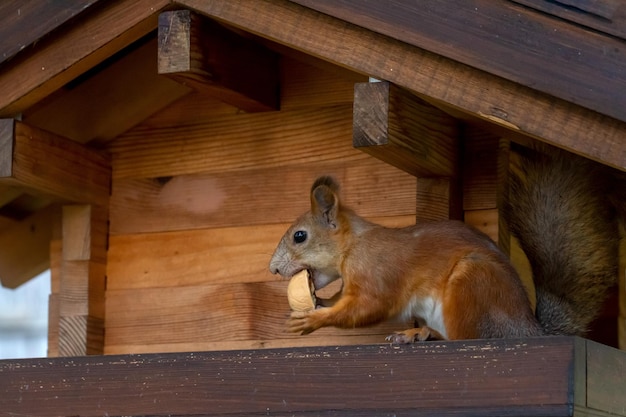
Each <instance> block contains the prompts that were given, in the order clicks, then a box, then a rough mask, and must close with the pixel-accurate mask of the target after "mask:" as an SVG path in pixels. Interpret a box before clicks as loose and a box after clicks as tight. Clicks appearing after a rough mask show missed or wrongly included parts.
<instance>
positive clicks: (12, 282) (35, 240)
mask: <svg viewBox="0 0 626 417" xmlns="http://www.w3.org/2000/svg"><path fill="white" fill-rule="evenodd" d="M60 218H61V209H60V207H59V206H55V205H53V206H50V207H48V208H45V209H43V210H40V211H38V212H37V213H35V214H33V215H31V216H29V217H27V218H26V219H24V220H22V221H20V222H15V223H14V224H13V225H12V226H10V227H7V228H5V229H4V230H3V231H2V233H1V234H0V248H2V250H0V282H1V283H2V286H3V287H7V288H17V287H18V286H20V285H21V284H23V283H25V282H26V281H28V280H30V279H31V278H33V277H34V276H36V275H37V274H40V273H41V272H43V271H45V270H46V269H48V268H49V267H50V240H51V239H52V237H53V235H54V230H53V229H54V224H55V221H57V220H59V219H60Z"/></svg>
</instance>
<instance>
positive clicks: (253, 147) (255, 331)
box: [105, 57, 417, 354]
mask: <svg viewBox="0 0 626 417" xmlns="http://www.w3.org/2000/svg"><path fill="white" fill-rule="evenodd" d="M281 77H282V79H281V110H280V111H269V112H262V113H244V112H241V111H239V110H237V109H235V108H234V107H230V106H228V105H226V104H221V103H220V102H218V101H216V100H215V99H211V98H209V97H207V96H205V95H202V93H192V94H190V95H188V96H186V97H185V98H183V99H181V100H179V101H177V102H176V103H174V104H173V105H171V106H170V107H169V108H167V109H165V110H163V111H161V112H160V113H157V114H156V115H154V116H153V117H151V118H149V119H148V120H146V121H145V122H144V123H142V124H141V125H139V126H137V127H135V128H134V129H132V130H131V131H129V132H127V133H126V134H124V135H123V136H121V137H119V138H118V139H117V140H115V141H114V142H112V143H111V145H110V151H111V152H112V166H113V184H112V195H111V209H110V234H111V235H110V240H109V252H108V267H107V289H106V330H105V353H109V354H113V353H133V352H165V351H188V350H210V349H244V348H257V347H270V346H272V347H275V346H296V345H323V344H331V343H332V344H352V343H369V342H381V341H383V340H384V336H385V335H387V334H389V333H390V332H391V331H393V330H399V329H401V328H403V327H404V326H405V325H406V324H404V323H402V324H398V323H386V324H382V325H379V326H377V327H374V328H369V329H355V330H349V331H346V330H341V331H339V330H336V329H322V330H320V331H318V332H315V333H314V334H312V335H309V336H306V337H302V336H297V335H291V334H287V333H286V332H285V326H284V324H285V321H286V319H287V316H288V314H289V307H288V305H287V300H286V282H285V281H281V280H280V279H279V278H278V277H276V276H273V275H271V274H270V272H269V270H268V264H269V259H270V257H271V254H272V252H273V250H274V248H275V246H276V244H277V243H278V241H279V239H280V237H281V236H282V234H283V233H284V231H285V230H286V228H287V226H288V225H289V223H291V222H292V221H293V220H295V218H296V217H297V216H298V215H299V214H301V213H302V212H304V211H305V210H307V209H308V204H309V195H308V193H309V188H310V186H311V183H312V182H313V180H314V179H315V178H316V177H317V176H318V175H321V174H332V175H334V176H335V177H337V179H338V180H339V181H340V182H341V184H342V188H343V197H344V199H345V202H346V203H347V204H349V205H351V206H352V207H353V208H355V209H356V210H357V212H359V213H360V214H362V215H363V216H366V217H368V218H371V219H374V220H376V221H379V222H381V223H384V224H387V225H396V226H400V225H407V224H412V223H414V221H415V212H416V181H417V180H416V179H415V177H413V176H411V175H409V174H407V173H405V172H403V171H400V170H398V169H396V168H394V167H392V166H390V165H388V164H385V163H384V162H381V161H378V160H376V159H374V158H373V157H371V156H368V155H367V154H365V153H363V152H361V151H359V150H355V149H354V148H353V147H352V101H353V94H354V93H353V88H354V84H355V83H357V82H363V81H366V78H365V77H364V76H361V75H358V74H355V73H352V72H349V71H346V70H343V69H340V68H338V67H331V66H329V65H328V64H323V63H322V62H321V61H320V62H318V61H316V60H314V59H312V58H310V57H309V58H306V63H305V62H303V61H301V60H298V59H294V58H288V57H283V58H282V59H281ZM335 289H336V288H335Z"/></svg>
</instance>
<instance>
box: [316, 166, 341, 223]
mask: <svg viewBox="0 0 626 417" xmlns="http://www.w3.org/2000/svg"><path fill="white" fill-rule="evenodd" d="M322 179H323V180H322ZM329 180H330V182H329ZM336 190H337V183H335V182H334V180H332V179H329V178H328V177H322V178H319V179H318V180H317V181H315V183H314V184H313V187H312V189H311V213H313V215H314V216H315V217H316V218H317V219H318V220H319V221H320V222H322V223H323V224H325V225H327V226H329V227H331V228H333V229H334V228H336V227H337V211H338V210H339V197H338V196H337V194H336V193H335V191H336Z"/></svg>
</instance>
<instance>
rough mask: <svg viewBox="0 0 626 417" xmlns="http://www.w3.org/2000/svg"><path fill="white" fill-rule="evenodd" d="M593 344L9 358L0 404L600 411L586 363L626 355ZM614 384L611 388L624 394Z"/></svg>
mask: <svg viewBox="0 0 626 417" xmlns="http://www.w3.org/2000/svg"><path fill="white" fill-rule="evenodd" d="M596 347H597V345H595V344H593V343H592V342H586V341H584V340H581V339H576V338H565V337H550V338H536V339H528V340H492V341H484V340H477V341H457V342H443V343H441V342H433V343H418V344H415V345H410V346H398V347H393V346H389V345H370V346H349V347H338V346H331V347H328V346H327V347H318V348H298V349H293V348H292V349H263V350H247V351H237V352H191V353H176V354H163V353H160V354H148V355H121V356H105V357H76V358H58V359H29V360H9V361H2V362H0V373H2V375H3V378H0V392H3V393H4V395H2V396H1V397H0V408H1V409H2V410H8V411H9V412H10V413H12V414H22V415H39V416H42V417H45V416H57V415H66V414H67V410H68V408H71V410H72V411H71V412H72V414H73V415H84V416H95V415H102V414H104V413H106V414H109V415H164V414H172V415H180V416H191V415H196V416H197V415H204V414H206V413H207V412H210V414H211V415H259V414H272V415H292V414H297V415H308V416H312V415H345V414H355V415H362V416H366V415H367V416H369V415H372V416H373V415H376V416H380V415H392V414H396V415H398V414H425V415H434V414H437V415H449V416H452V415H460V414H462V415H466V416H497V415H500V416H501V415H515V416H546V415H550V416H571V415H572V413H573V412H574V411H575V413H577V414H581V415H607V413H608V412H609V411H614V410H615V408H614V407H615V405H619V403H618V402H619V401H623V398H621V397H620V396H619V395H616V396H615V397H614V398H615V399H616V401H618V402H612V403H608V404H603V403H597V404H596V403H594V404H593V405H592V404H591V401H590V403H587V399H586V397H585V390H589V391H590V392H593V391H594V389H595V388H600V387H601V385H600V384H599V382H600V381H598V380H595V379H593V378H587V377H586V373H585V366H586V364H587V363H588V361H597V362H596V363H595V364H594V365H593V366H594V367H595V366H598V367H599V368H598V369H608V368H607V367H609V366H611V364H612V363H615V361H616V360H617V361H619V360H621V359H623V356H624V353H623V352H619V351H616V350H610V349H609V350H607V351H606V352H603V354H602V355H593V357H592V358H590V359H587V349H589V350H590V351H592V350H593V349H595V348H596ZM407 364H413V365H414V366H407ZM416 381H418V383H416ZM614 382H615V384H614V385H613V386H612V387H609V388H611V389H612V391H611V392H618V391H615V390H618V389H621V390H623V389H624V386H623V384H624V381H623V379H618V380H615V381H614ZM35 387H36V388H35ZM574 407H576V408H575V409H574ZM596 407H597V408H596ZM209 410H210V411H209ZM619 414H621V415H624V413H623V411H620V412H619Z"/></svg>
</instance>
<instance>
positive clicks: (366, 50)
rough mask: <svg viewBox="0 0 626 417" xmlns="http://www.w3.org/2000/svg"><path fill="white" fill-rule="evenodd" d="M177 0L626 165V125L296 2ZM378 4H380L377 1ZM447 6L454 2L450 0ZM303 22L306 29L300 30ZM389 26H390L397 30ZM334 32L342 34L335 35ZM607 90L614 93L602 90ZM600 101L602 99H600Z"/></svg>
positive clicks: (435, 99)
mask: <svg viewBox="0 0 626 417" xmlns="http://www.w3.org/2000/svg"><path fill="white" fill-rule="evenodd" d="M477 1H478V0H477ZM180 3H181V4H184V5H187V6H189V7H190V8H193V9H195V10H197V11H198V12H200V13H202V14H205V15H206V16H209V17H212V18H216V19H218V20H220V21H223V22H227V23H229V24H231V25H234V26H236V27H240V28H242V27H243V28H246V30H248V31H251V32H253V33H255V34H257V35H260V36H263V37H267V38H270V39H272V40H274V41H275V42H278V43H281V44H284V45H287V46H290V47H292V48H295V49H298V50H300V51H303V52H306V53H309V54H312V55H315V56H318V57H320V58H322V59H325V60H327V61H330V62H334V63H337V64H339V65H341V66H343V67H347V68H350V69H352V70H354V71H356V72H361V73H365V74H370V75H371V76H373V77H375V78H377V79H383V80H387V81H390V82H393V83H395V84H397V85H399V86H402V87H404V88H407V89H409V90H412V91H414V92H416V93H418V94H420V96H421V97H423V98H425V99H427V101H429V102H431V103H433V104H435V105H441V104H443V103H445V104H447V106H448V108H451V109H453V110H455V111H457V112H459V113H462V114H469V115H473V116H474V117H477V118H480V119H481V120H484V121H487V122H489V123H493V124H495V125H497V126H500V127H502V128H504V129H506V130H509V131H511V132H517V134H518V135H521V136H525V137H533V138H540V139H541V140H542V141H545V142H548V143H551V144H554V145H556V146H558V147H561V148H565V149H568V150H570V151H573V152H575V153H578V154H581V155H584V156H587V157H589V158H591V159H594V160H597V161H601V162H602V163H604V164H607V165H611V166H613V167H615V168H618V169H621V170H625V169H626V147H624V137H626V123H624V122H620V121H618V120H615V119H613V118H611V117H608V116H605V115H602V114H599V113H594V112H590V111H589V110H587V109H585V108H583V107H581V106H579V105H577V104H572V103H571V102H567V101H566V100H561V99H557V98H554V97H553V96H550V95H548V94H543V93H539V92H538V91H536V90H534V89H531V88H529V87H525V86H523V85H521V84H518V83H515V82H512V81H508V80H505V79H502V78H498V77H494V76H493V75H490V74H488V73H486V72H482V71H478V70H475V69H472V68H471V67H469V66H466V65H463V64H460V63H459V62H456V61H453V60H450V59H446V58H443V57H442V56H439V55H436V54H433V53H430V52H427V51H425V50H422V49H419V48H415V47H411V46H409V45H407V44H406V43H404V42H400V41H397V40H394V39H391V38H389V37H385V36H381V35H379V34H376V33H374V32H371V31H368V30H366V29H363V28H359V27H358V26H354V25H351V24H348V23H346V22H342V21H340V20H337V19H334V18H331V17H329V16H327V15H323V14H320V13H317V12H314V11H312V10H309V9H306V8H302V7H298V6H297V5H296V4H294V3H293V2H287V1H260V2H255V4H254V6H253V5H251V4H250V3H248V2H246V1H229V2H227V3H226V2H220V1H204V0H181V1H180ZM458 3H459V6H460V7H461V8H462V9H464V10H468V9H471V10H473V9H472V8H471V7H470V6H469V4H470V3H463V4H461V2H458ZM497 3H498V4H500V3H501V2H497ZM320 4H321V3H320ZM325 4H330V3H325ZM368 4H369V3H368ZM455 4H456V3H455ZM485 4H486V2H485ZM494 4H495V2H494ZM376 7H378V4H377V6H376ZM381 7H384V6H382V3H381ZM446 7H454V6H453V3H449V4H446ZM493 7H496V6H493ZM432 10H434V9H432ZM480 10H482V9H481V8H479V12H480ZM468 13H472V12H471V11H468ZM446 16H448V15H447V14H446ZM446 19H447V17H446ZM306 27H308V28H312V29H311V30H301V29H302V28H306ZM285 28H292V29H293V30H285ZM295 28H298V29H295ZM313 28H314V29H313ZM393 30H394V31H397V27H395V26H394V28H393ZM499 30H501V29H499ZM499 30H498V31H499ZM337 33H341V37H340V38H339V37H337V36H336V34H337ZM463 33H464V32H463ZM465 51H467V52H469V51H473V48H471V47H470V48H465ZM363 57H367V59H363ZM550 59H552V57H550ZM500 61H501V60H500ZM485 62H487V61H485ZM570 87H571V86H570V85H568V88H570ZM614 88H615V84H613V83H610V90H611V91H615V90H614ZM609 95H613V94H612V93H610V92H609ZM602 101H603V103H607V102H606V101H605V100H604V98H603V99H602ZM615 108H616V107H613V109H615ZM621 108H622V109H624V108H626V106H621Z"/></svg>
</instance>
